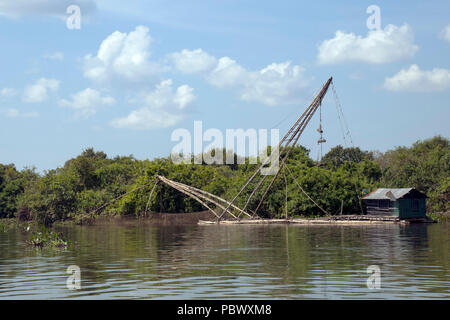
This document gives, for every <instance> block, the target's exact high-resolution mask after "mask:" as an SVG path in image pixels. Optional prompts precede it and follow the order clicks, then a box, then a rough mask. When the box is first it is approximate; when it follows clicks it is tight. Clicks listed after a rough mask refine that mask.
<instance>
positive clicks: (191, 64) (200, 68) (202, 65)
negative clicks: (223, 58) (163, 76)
mask: <svg viewBox="0 0 450 320" xmlns="http://www.w3.org/2000/svg"><path fill="white" fill-rule="evenodd" d="M169 58H170V59H171V60H172V61H173V62H174V64H175V67H176V68H177V69H178V70H180V71H181V72H184V73H201V72H207V71H210V70H211V69H212V68H214V67H215V65H216V64H217V59H216V58H215V57H213V56H211V55H209V54H208V53H206V52H205V51H203V50H202V49H195V50H187V49H184V50H181V52H175V53H172V54H170V55H169Z"/></svg>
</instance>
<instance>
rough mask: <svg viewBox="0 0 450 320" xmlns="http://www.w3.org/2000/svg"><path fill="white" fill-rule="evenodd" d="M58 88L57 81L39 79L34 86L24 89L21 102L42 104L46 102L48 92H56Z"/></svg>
mask: <svg viewBox="0 0 450 320" xmlns="http://www.w3.org/2000/svg"><path fill="white" fill-rule="evenodd" d="M58 88H59V81H58V80H56V79H47V78H40V79H39V80H37V81H36V83H35V84H33V85H29V86H27V87H26V88H25V90H24V93H23V97H22V100H23V101H25V102H30V103H33V102H42V101H45V100H47V98H48V91H49V90H50V91H56V90H58Z"/></svg>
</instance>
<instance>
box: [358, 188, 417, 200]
mask: <svg viewBox="0 0 450 320" xmlns="http://www.w3.org/2000/svg"><path fill="white" fill-rule="evenodd" d="M412 189H413V188H398V189H393V188H391V189H388V188H379V189H376V190H375V191H372V192H371V193H369V194H368V195H366V196H364V197H363V199H374V200H377V199H390V200H396V199H400V198H401V197H403V196H404V195H406V194H407V193H408V192H410V191H411V190H412Z"/></svg>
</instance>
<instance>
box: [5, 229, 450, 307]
mask: <svg viewBox="0 0 450 320" xmlns="http://www.w3.org/2000/svg"><path fill="white" fill-rule="evenodd" d="M59 230H60V231H62V232H63V233H64V234H65V235H66V237H67V238H68V239H70V240H71V241H72V242H75V243H76V246H75V247H74V248H71V249H67V250H59V249H33V248H29V247H27V246H26V244H25V240H26V239H28V237H29V233H27V232H25V231H24V230H17V229H11V230H8V231H6V232H0V299H74V298H82V299H154V298H159V299H226V298H237V299H279V298H289V299H316V298H320V299H367V298H370V299H411V298H412V299H427V298H447V299H448V298H450V273H449V270H450V245H449V243H450V241H449V240H450V239H449V231H450V224H432V225H410V226H402V225H396V224H384V225H360V226H343V225H341V226H336V225H333V226H295V225H291V226H287V225H278V226H275V225H272V226H250V225H249V226H243V225H232V226H225V225H223V226H220V225H219V226H217V225H211V226H209V225H208V226H197V225H189V226H164V225H160V226H151V225H138V224H127V225H113V224H109V225H107V224H106V225H98V226H70V227H60V228H59ZM71 265H76V266H78V267H79V268H80V279H81V282H80V283H81V289H79V290H70V289H68V287H67V279H68V277H69V276H70V275H69V274H67V268H68V267H69V266H71ZM371 265H376V266H378V267H379V269H380V278H379V279H380V288H379V289H376V288H373V289H370V288H368V285H367V280H368V277H369V276H371V274H368V273H367V268H368V267H369V266H371ZM370 283H371V284H376V282H370Z"/></svg>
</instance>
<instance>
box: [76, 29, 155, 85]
mask: <svg viewBox="0 0 450 320" xmlns="http://www.w3.org/2000/svg"><path fill="white" fill-rule="evenodd" d="M148 31H149V30H148V28H147V27H145V26H137V27H136V29H135V30H134V31H132V32H130V33H128V34H127V33H122V32H119V31H115V32H113V33H112V34H110V35H109V36H108V37H107V38H106V39H105V40H103V41H102V43H101V44H100V48H99V49H98V52H97V55H96V56H92V55H87V56H86V57H85V58H84V75H85V76H86V77H87V78H90V79H92V80H97V81H105V80H111V79H112V78H114V77H115V78H125V79H126V80H131V81H138V80H142V79H144V78H146V77H148V76H152V75H156V74H158V73H160V72H161V71H162V67H161V66H160V65H158V64H157V63H154V62H151V61H150V60H149V57H150V44H151V42H152V38H151V37H150V35H149V33H148Z"/></svg>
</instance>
